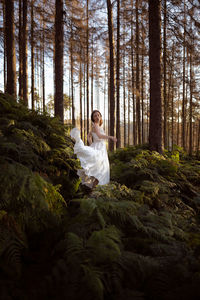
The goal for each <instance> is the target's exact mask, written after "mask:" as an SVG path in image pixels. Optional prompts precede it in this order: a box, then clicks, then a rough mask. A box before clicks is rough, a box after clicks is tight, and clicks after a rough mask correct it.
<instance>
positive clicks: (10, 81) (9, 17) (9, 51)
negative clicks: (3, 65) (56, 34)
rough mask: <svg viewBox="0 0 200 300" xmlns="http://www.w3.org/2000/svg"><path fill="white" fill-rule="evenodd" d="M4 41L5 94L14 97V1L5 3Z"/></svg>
mask: <svg viewBox="0 0 200 300" xmlns="http://www.w3.org/2000/svg"><path fill="white" fill-rule="evenodd" d="M5 39H6V58H7V85H6V92H7V93H8V94H10V95H14V96H16V57H15V36H14V1H13V0H6V1H5Z"/></svg>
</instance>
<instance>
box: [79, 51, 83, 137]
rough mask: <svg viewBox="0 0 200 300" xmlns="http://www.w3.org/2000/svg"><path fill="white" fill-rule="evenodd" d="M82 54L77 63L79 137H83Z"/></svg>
mask: <svg viewBox="0 0 200 300" xmlns="http://www.w3.org/2000/svg"><path fill="white" fill-rule="evenodd" d="M81 58H82V55H81V53H80V63H79V87H80V93H79V94H80V132H81V139H83V110H82V62H81Z"/></svg>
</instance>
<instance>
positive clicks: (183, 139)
mask: <svg viewBox="0 0 200 300" xmlns="http://www.w3.org/2000/svg"><path fill="white" fill-rule="evenodd" d="M185 35H186V16H185V0H184V32H183V100H182V147H183V149H184V150H185V149H186V139H185V131H186V128H185V127H186V117H185V56H186V54H185V50H186V45H185V44H186V41H185Z"/></svg>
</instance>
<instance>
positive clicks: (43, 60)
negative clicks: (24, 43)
mask: <svg viewBox="0 0 200 300" xmlns="http://www.w3.org/2000/svg"><path fill="white" fill-rule="evenodd" d="M44 7H45V1H44V0H43V14H42V100H43V112H45V111H46V99H45V55H44V47H45V44H44V43H45V21H44ZM63 115H64V108H63Z"/></svg>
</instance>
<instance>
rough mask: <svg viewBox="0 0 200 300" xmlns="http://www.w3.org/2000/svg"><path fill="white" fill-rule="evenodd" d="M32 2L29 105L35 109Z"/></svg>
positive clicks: (32, 13)
mask: <svg viewBox="0 0 200 300" xmlns="http://www.w3.org/2000/svg"><path fill="white" fill-rule="evenodd" d="M33 3H34V1H33V0H32V1H31V107H32V109H35V99H34V95H35V57H34V46H35V45H34V17H33V16H34V12H33Z"/></svg>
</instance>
